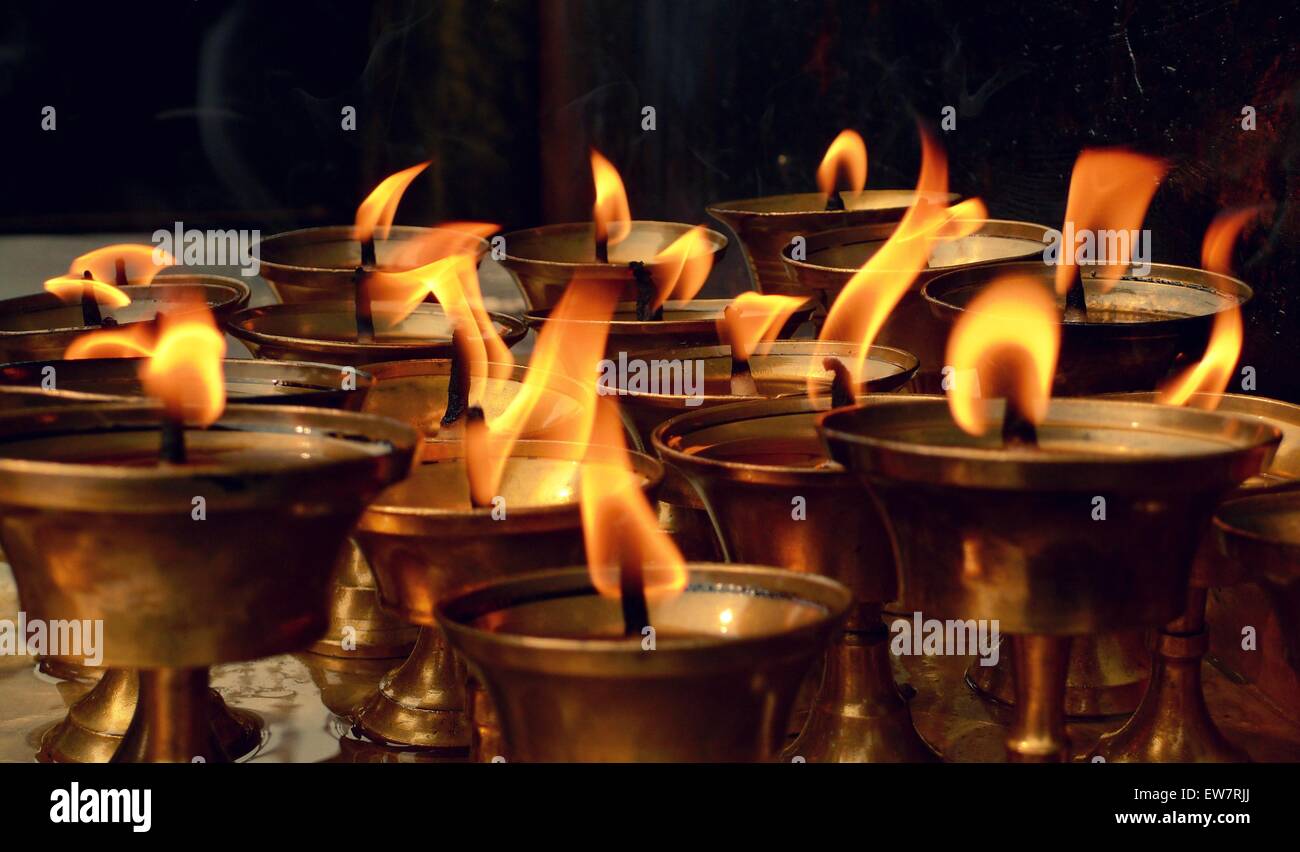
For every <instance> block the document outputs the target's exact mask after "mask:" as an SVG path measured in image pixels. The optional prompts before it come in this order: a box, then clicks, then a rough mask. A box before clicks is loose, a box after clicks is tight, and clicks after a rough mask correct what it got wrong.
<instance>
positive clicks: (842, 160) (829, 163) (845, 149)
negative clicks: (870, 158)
mask: <svg viewBox="0 0 1300 852" xmlns="http://www.w3.org/2000/svg"><path fill="white" fill-rule="evenodd" d="M841 177H843V178H844V182H845V183H846V184H847V185H848V189H849V191H850V192H851V193H852V195H854V196H856V195H857V194H858V193H860V192H862V189H863V187H865V186H866V185H867V143H866V142H864V141H863V139H862V136H861V135H860V134H859V133H858V132H857V131H856V130H841V131H840V135H839V136H836V137H835V139H834V140H833V141H832V142H831V144H830V145H829V146H828V147H827V148H826V154H825V155H824V156H823V157H822V161H821V165H819V166H818V167H817V188H818V189H820V190H821V192H822V195H823V196H825V197H827V198H829V197H830V196H831V193H833V192H835V190H836V188H837V185H838V184H839V183H840V178H841Z"/></svg>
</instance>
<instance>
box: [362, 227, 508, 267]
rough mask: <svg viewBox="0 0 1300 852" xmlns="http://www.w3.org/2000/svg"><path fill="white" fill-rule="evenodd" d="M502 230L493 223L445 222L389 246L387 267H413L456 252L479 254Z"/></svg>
mask: <svg viewBox="0 0 1300 852" xmlns="http://www.w3.org/2000/svg"><path fill="white" fill-rule="evenodd" d="M499 230H501V226H500V225H494V224H492V223H491V222H444V223H442V224H440V225H437V226H435V227H433V228H429V229H428V230H427V232H425V233H422V234H420V235H418V236H416V237H414V238H413V239H409V240H401V241H400V242H397V243H396V244H393V245H390V246H389V247H388V249H389V250H388V256H387V258H386V263H385V264H384V266H385V268H387V269H394V270H399V269H413V268H415V267H417V266H424V265H426V264H429V263H432V262H434V261H435V260H442V259H443V258H444V257H451V256H452V255H454V254H465V255H471V256H474V255H477V254H478V252H479V249H480V247H481V246H482V243H480V242H479V240H485V239H487V238H488V237H490V236H492V235H493V234H495V233H496V232H497V231H499Z"/></svg>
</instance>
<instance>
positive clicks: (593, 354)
mask: <svg viewBox="0 0 1300 852" xmlns="http://www.w3.org/2000/svg"><path fill="white" fill-rule="evenodd" d="M617 298H618V290H617V288H611V287H608V286H606V285H605V282H602V281H599V280H597V279H575V280H573V281H572V282H570V284H569V286H568V287H567V288H566V289H565V291H564V295H562V296H561V297H560V301H559V302H558V303H557V304H556V306H555V308H554V309H553V310H552V311H551V320H550V321H548V322H547V323H546V324H545V325H543V326H542V329H541V331H540V332H538V335H537V342H536V344H535V345H534V346H533V354H532V357H531V358H530V359H529V368H528V374H527V376H526V377H525V379H524V385H523V387H522V388H520V390H519V393H518V394H516V396H515V398H514V399H513V400H511V402H510V405H508V406H507V407H506V409H505V410H504V411H502V412H501V413H500V414H498V415H497V416H496V417H493V418H492V419H491V420H490V421H489V422H488V424H487V425H488V430H487V432H488V434H487V436H486V439H485V440H484V441H483V442H482V451H481V452H477V453H470V452H469V450H468V448H467V453H466V466H467V467H468V471H469V478H470V493H471V494H472V495H473V497H474V501H475V503H477V504H479V505H484V504H486V503H488V502H490V501H491V500H492V498H493V497H494V496H495V495H496V493H497V489H498V488H499V487H500V483H501V476H502V474H503V473H504V470H505V463H506V459H507V458H508V457H509V456H510V453H511V452H512V451H513V449H514V446H515V442H516V441H517V440H518V439H519V436H520V435H521V434H523V431H524V429H525V428H526V426H527V424H528V423H529V422H530V421H531V418H532V414H533V411H534V409H536V408H537V406H538V405H539V404H540V402H541V400H542V399H543V398H544V397H545V396H547V392H548V390H550V389H551V388H552V387H553V386H554V385H555V384H557V383H558V382H561V381H563V382H564V385H565V386H564V388H563V389H561V390H560V391H558V392H560V393H562V394H563V395H567V396H573V395H575V394H576V395H578V397H579V398H578V399H577V400H576V401H577V402H578V407H579V410H580V411H581V414H580V415H579V416H577V417H574V418H573V419H571V420H569V421H568V423H569V433H568V434H565V435H562V436H557V437H561V438H563V439H564V440H566V441H569V442H572V443H573V444H574V447H575V452H581V451H582V450H583V449H585V447H586V446H587V444H588V443H589V442H590V440H591V430H592V428H593V424H594V418H595V410H596V395H597V388H596V383H595V381H594V377H595V376H596V374H597V372H598V366H599V364H600V359H601V358H603V357H604V352H605V340H606V338H607V337H608V336H609V326H608V322H609V319H610V317H612V316H613V315H614V307H615V305H616V304H617V301H616V300H617ZM576 457H577V456H575V458H576Z"/></svg>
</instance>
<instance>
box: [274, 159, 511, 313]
mask: <svg viewBox="0 0 1300 852" xmlns="http://www.w3.org/2000/svg"><path fill="white" fill-rule="evenodd" d="M428 165H429V164H428V163H427V162H426V163H419V164H417V165H414V166H411V167H410V168H406V169H402V170H401V171H399V172H396V173H394V174H391V175H389V176H388V177H386V178H384V179H383V180H382V181H380V182H379V184H378V185H377V186H376V187H375V188H374V189H373V190H371V192H370V194H369V195H368V196H366V198H365V200H364V201H362V202H361V205H360V206H359V207H358V208H357V215H356V220H355V222H354V223H353V224H352V225H350V226H349V225H329V226H325V227H318V228H303V229H301V230H297V231H287V232H285V233H280V234H273V235H272V236H269V237H267V238H266V239H264V240H261V241H260V242H259V243H258V244H257V248H258V256H259V259H260V274H261V276H262V277H263V278H265V279H266V281H267V283H268V284H270V285H271V290H272V291H273V292H274V293H275V295H276V296H277V297H278V298H279V300H280V301H281V302H283V303H285V304H299V303H302V302H339V301H346V302H348V303H349V304H350V305H351V304H353V303H356V304H359V305H360V307H359V308H358V310H357V318H358V319H357V322H356V325H358V326H362V327H364V326H365V318H366V305H365V302H366V292H365V284H366V280H367V278H368V276H369V274H370V273H371V272H374V271H376V270H385V271H389V272H400V271H405V270H409V269H414V268H415V267H418V266H424V265H425V264H428V263H432V262H434V261H435V260H440V259H442V258H444V257H447V256H449V255H452V254H470V255H472V256H474V257H475V258H476V262H477V259H481V258H482V256H483V255H484V254H485V253H486V252H487V248H488V246H487V242H486V241H485V240H484V237H486V236H489V235H491V234H492V233H494V232H495V231H496V226H495V225H487V224H484V223H481V222H458V223H450V224H447V225H445V226H441V227H437V228H416V227H410V226H402V225H393V217H394V215H395V214H396V212H397V205H398V204H399V203H401V200H402V195H403V194H405V192H406V189H407V187H409V186H410V185H411V182H412V181H413V180H415V178H417V177H418V176H419V175H420V173H421V172H423V171H424V169H425V168H426V167H427V166H428Z"/></svg>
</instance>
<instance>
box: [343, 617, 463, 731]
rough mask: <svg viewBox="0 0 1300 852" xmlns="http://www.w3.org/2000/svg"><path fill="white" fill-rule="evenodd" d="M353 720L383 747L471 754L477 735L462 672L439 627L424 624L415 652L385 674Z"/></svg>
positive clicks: (412, 650)
mask: <svg viewBox="0 0 1300 852" xmlns="http://www.w3.org/2000/svg"><path fill="white" fill-rule="evenodd" d="M354 723H355V727H356V730H357V731H358V732H359V733H360V734H362V735H364V736H366V737H368V738H369V739H372V740H374V741H375V742H378V743H382V744H384V745H391V746H406V747H413V748H426V749H440V750H455V751H463V752H465V753H467V754H468V752H469V748H470V745H471V743H472V740H473V737H472V731H471V730H470V725H469V720H468V718H467V716H466V713H465V677H464V672H463V671H462V667H461V665H460V664H459V662H458V661H457V660H456V657H455V655H454V654H453V653H452V651H451V648H450V647H448V645H447V640H446V638H445V637H444V636H443V635H442V631H441V630H438V629H436V628H432V627H422V628H420V635H419V637H418V638H417V639H416V640H415V647H414V648H413V649H411V656H409V657H407V658H406V661H405V662H403V663H402V664H401V665H400V666H398V667H397V668H395V669H393V670H392V671H391V672H389V673H388V674H386V675H384V677H383V680H381V681H380V682H379V688H378V690H376V691H375V692H373V693H371V695H370V697H369V698H367V699H366V700H365V701H364V702H363V703H362V705H361V707H360V708H358V709H357V712H356V714H355V719H354Z"/></svg>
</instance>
